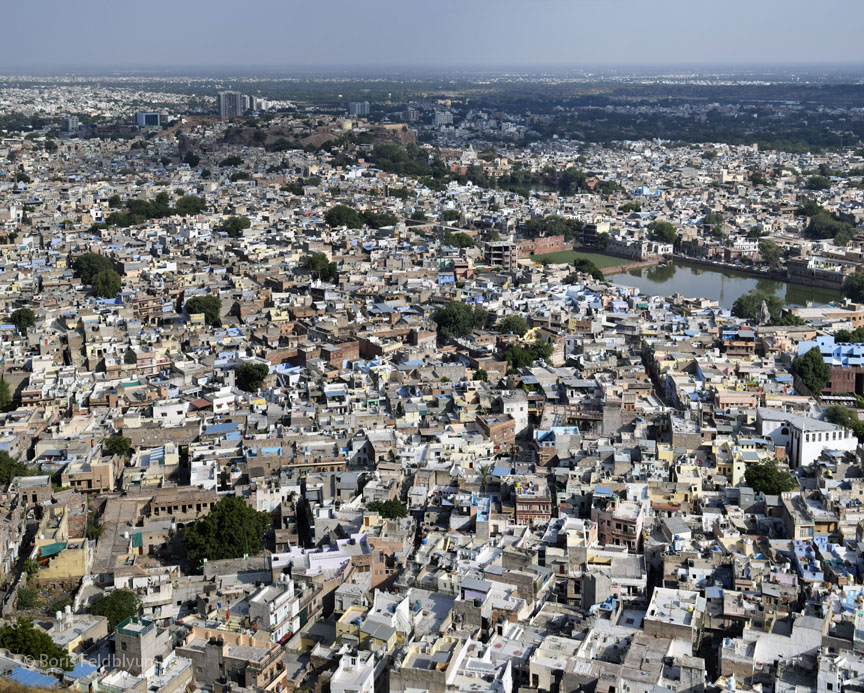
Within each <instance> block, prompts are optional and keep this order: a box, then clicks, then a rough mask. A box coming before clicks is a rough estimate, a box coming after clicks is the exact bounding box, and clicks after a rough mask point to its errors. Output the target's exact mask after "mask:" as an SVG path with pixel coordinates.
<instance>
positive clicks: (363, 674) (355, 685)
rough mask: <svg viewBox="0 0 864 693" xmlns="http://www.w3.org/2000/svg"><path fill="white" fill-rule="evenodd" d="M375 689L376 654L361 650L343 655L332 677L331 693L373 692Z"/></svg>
mask: <svg viewBox="0 0 864 693" xmlns="http://www.w3.org/2000/svg"><path fill="white" fill-rule="evenodd" d="M374 690H375V655H374V654H372V653H371V652H359V653H358V654H357V655H356V656H355V655H348V654H346V655H342V659H340V660H339V666H338V667H336V671H335V672H334V673H333V676H332V677H331V678H330V692H331V693H373V691H374Z"/></svg>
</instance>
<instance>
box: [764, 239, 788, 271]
mask: <svg viewBox="0 0 864 693" xmlns="http://www.w3.org/2000/svg"><path fill="white" fill-rule="evenodd" d="M759 254H760V255H761V256H762V259H763V260H764V261H765V262H767V263H768V264H769V265H771V267H778V266H779V265H780V258H782V257H783V251H782V250H780V246H778V245H777V244H776V243H775V242H774V241H771V240H768V239H764V240H761V241H759Z"/></svg>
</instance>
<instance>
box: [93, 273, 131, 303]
mask: <svg viewBox="0 0 864 693" xmlns="http://www.w3.org/2000/svg"><path fill="white" fill-rule="evenodd" d="M122 287H123V280H122V279H121V278H120V275H119V274H117V272H115V271H114V270H113V269H108V270H103V271H101V272H99V274H97V275H96V276H95V277H93V281H92V282H91V283H90V288H91V289H93V293H94V294H96V296H99V297H101V298H115V297H116V296H117V294H119V293H120V289H121V288H122Z"/></svg>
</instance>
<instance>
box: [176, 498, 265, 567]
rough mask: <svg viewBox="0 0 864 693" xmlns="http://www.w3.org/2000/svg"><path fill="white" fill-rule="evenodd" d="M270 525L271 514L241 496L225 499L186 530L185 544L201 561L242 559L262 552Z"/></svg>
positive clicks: (191, 555) (190, 552)
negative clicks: (262, 544)
mask: <svg viewBox="0 0 864 693" xmlns="http://www.w3.org/2000/svg"><path fill="white" fill-rule="evenodd" d="M270 524H271V522H270V514H269V513H267V512H263V511H262V512H259V511H257V510H255V509H254V508H251V507H249V505H248V504H247V503H246V502H245V501H244V500H243V499H242V498H239V497H237V496H225V497H224V498H222V499H221V500H220V501H219V502H218V503H216V505H214V506H213V508H212V510H210V512H209V513H207V514H206V515H204V516H202V517H199V518H198V519H197V520H195V522H193V523H192V524H191V525H189V526H187V527H186V529H185V530H184V532H183V543H184V545H185V546H186V550H187V552H188V553H189V557H190V558H192V560H194V561H197V562H201V561H203V560H204V559H205V558H206V559H207V560H210V561H215V560H220V559H224V558H241V557H242V556H244V555H247V554H248V555H252V554H256V553H258V551H260V550H261V541H262V540H263V539H264V535H265V534H266V533H267V531H268V530H269V529H270Z"/></svg>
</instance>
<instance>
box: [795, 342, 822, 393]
mask: <svg viewBox="0 0 864 693" xmlns="http://www.w3.org/2000/svg"><path fill="white" fill-rule="evenodd" d="M792 372H793V373H794V374H795V375H797V376H798V377H799V378H801V382H802V383H804V385H806V386H807V389H808V390H810V392H812V393H813V394H814V395H816V396H817V397H818V396H819V395H820V394H822V390H824V389H825V386H826V385H827V384H828V381H830V380H831V366H830V365H828V364H827V363H825V359H823V358H822V353H821V352H820V351H819V348H818V347H813V348H812V349H811V350H810V351H808V352H807V353H806V354H804V355H803V356H798V357H797V358H796V359H795V360H794V361H792Z"/></svg>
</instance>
